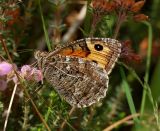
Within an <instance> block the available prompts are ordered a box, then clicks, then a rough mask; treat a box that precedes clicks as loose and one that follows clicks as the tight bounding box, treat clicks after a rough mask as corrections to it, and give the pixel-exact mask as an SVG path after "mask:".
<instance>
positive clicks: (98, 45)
mask: <svg viewBox="0 0 160 131" xmlns="http://www.w3.org/2000/svg"><path fill="white" fill-rule="evenodd" d="M94 48H95V50H97V51H102V50H103V46H102V45H100V44H95V46H94Z"/></svg>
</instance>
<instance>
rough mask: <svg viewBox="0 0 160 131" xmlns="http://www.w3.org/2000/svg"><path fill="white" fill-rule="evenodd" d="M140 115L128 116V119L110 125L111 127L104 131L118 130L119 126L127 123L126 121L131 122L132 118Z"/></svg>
mask: <svg viewBox="0 0 160 131" xmlns="http://www.w3.org/2000/svg"><path fill="white" fill-rule="evenodd" d="M139 115H140V114H139V113H137V114H133V115H129V116H127V117H125V118H123V119H121V120H119V121H117V122H115V123H114V124H112V125H110V126H109V127H107V128H105V129H104V130H103V131H111V130H112V129H114V128H116V127H117V126H119V125H121V124H123V123H125V122H126V121H128V120H130V119H132V118H135V117H138V116H139Z"/></svg>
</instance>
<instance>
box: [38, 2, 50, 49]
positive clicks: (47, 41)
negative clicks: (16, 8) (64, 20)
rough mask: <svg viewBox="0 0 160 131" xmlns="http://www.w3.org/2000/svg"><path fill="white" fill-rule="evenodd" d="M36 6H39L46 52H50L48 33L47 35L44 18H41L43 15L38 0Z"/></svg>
mask: <svg viewBox="0 0 160 131" xmlns="http://www.w3.org/2000/svg"><path fill="white" fill-rule="evenodd" d="M38 5H39V11H40V15H41V19H42V25H43V30H44V35H45V39H46V43H47V47H48V50H49V51H51V50H52V48H51V44H50V41H49V37H48V33H47V29H46V25H45V21H44V17H43V14H42V7H41V2H40V0H38Z"/></svg>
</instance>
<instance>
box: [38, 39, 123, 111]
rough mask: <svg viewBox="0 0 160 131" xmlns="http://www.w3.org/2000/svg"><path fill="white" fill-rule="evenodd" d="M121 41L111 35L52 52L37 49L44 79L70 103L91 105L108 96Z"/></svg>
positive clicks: (84, 40) (72, 44)
mask: <svg viewBox="0 0 160 131" xmlns="http://www.w3.org/2000/svg"><path fill="white" fill-rule="evenodd" d="M120 54H121V43H120V42H119V41H118V40H115V39H111V38H84V39H80V40H76V41H74V42H71V43H68V44H66V45H65V46H63V47H61V48H58V49H55V50H54V51H52V52H42V51H36V52H35V58H36V59H37V63H38V66H39V68H40V69H42V72H43V75H44V78H45V79H46V81H48V82H49V83H50V84H51V85H53V87H54V89H55V90H56V91H57V92H58V93H59V95H60V96H61V97H63V98H64V99H65V100H66V101H67V102H68V103H69V104H70V105H72V106H74V107H78V108H83V107H88V106H90V105H92V104H94V103H96V102H98V101H99V100H100V99H102V98H104V97H105V96H106V92H107V89H108V83H109V74H110V73H111V71H112V69H113V67H114V65H115V63H116V61H117V60H118V58H119V57H120Z"/></svg>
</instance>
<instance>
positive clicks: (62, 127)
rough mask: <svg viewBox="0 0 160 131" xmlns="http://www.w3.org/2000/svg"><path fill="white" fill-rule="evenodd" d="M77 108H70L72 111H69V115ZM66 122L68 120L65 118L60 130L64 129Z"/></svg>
mask: <svg viewBox="0 0 160 131" xmlns="http://www.w3.org/2000/svg"><path fill="white" fill-rule="evenodd" d="M75 110H76V107H72V109H71V110H70V112H69V114H68V115H69V117H70V116H71V115H72V113H73V112H74V111H75ZM66 123H67V120H66V119H65V120H64V121H63V122H62V124H61V126H60V131H63V129H64V127H65V125H66Z"/></svg>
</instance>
